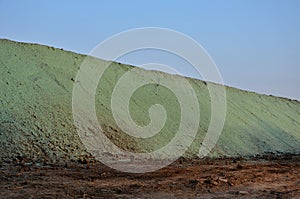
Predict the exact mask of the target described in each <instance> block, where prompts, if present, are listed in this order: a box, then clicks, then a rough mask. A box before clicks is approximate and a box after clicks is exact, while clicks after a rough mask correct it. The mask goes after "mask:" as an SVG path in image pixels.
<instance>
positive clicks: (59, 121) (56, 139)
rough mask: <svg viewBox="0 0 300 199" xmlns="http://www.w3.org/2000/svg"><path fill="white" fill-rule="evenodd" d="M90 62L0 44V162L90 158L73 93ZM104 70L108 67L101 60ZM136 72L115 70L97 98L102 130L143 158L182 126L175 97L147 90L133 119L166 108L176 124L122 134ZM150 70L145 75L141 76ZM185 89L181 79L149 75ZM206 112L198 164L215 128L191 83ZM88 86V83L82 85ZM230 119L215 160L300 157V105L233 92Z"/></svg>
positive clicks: (203, 101)
mask: <svg viewBox="0 0 300 199" xmlns="http://www.w3.org/2000/svg"><path fill="white" fill-rule="evenodd" d="M84 58H85V56H84V55H80V54H76V53H72V52H67V51H64V50H62V49H57V48H53V47H48V46H41V45H37V44H26V43H18V42H13V41H9V40H0V73H1V78H0V88H1V89H0V159H1V160H2V161H10V160H13V159H15V158H16V157H26V158H30V159H36V160H47V161H61V160H63V161H65V160H77V159H78V158H80V157H83V156H86V155H88V153H87V152H86V149H85V147H84V145H83V144H82V142H81V140H80V139H79V136H78V133H77V131H76V129H75V126H74V121H73V116H72V90H73V85H74V84H75V83H78V82H76V79H75V77H76V74H77V71H78V70H79V67H80V65H81V63H82V62H83V60H84ZM97 62H98V65H99V67H102V66H103V67H104V64H105V61H102V60H97ZM130 68H132V67H131V66H127V65H122V64H119V63H113V64H111V66H110V67H109V68H108V69H107V70H106V71H105V76H104V78H103V79H101V80H100V82H99V85H100V86H99V87H98V88H97V94H96V109H97V116H98V120H99V123H100V124H101V126H102V128H103V129H104V130H105V134H106V136H107V137H108V138H110V139H111V140H113V142H114V143H115V144H117V145H118V146H120V147H121V148H123V149H126V150H129V151H133V152H140V151H152V150H156V149H158V148H160V147H162V146H164V145H165V144H166V143H168V141H169V140H170V139H171V138H172V137H173V136H174V132H176V129H177V128H178V122H179V120H180V118H179V117H178V115H179V114H178V113H180V109H176V107H177V106H176V105H178V102H177V101H176V100H175V98H174V96H173V95H172V93H171V92H170V91H169V90H168V89H166V88H164V87H160V86H159V87H157V85H147V86H144V87H143V88H140V92H136V93H134V95H133V96H132V103H131V106H130V107H131V109H132V112H131V113H132V119H133V120H135V121H136V123H138V124H141V125H146V124H147V123H148V122H149V121H148V120H149V117H148V116H147V114H148V109H149V107H150V106H151V105H152V104H156V103H160V104H161V105H163V106H164V107H165V109H166V112H167V113H168V120H167V121H166V124H165V126H164V127H163V128H162V130H161V132H160V133H159V135H157V136H153V137H151V138H149V139H145V140H141V139H138V138H134V137H131V136H129V135H126V134H125V133H124V132H122V131H121V130H120V128H119V127H118V125H117V124H116V122H115V120H114V119H113V115H112V112H111V108H110V107H111V106H110V97H111V94H112V91H113V88H114V85H115V84H116V83H117V81H118V79H119V78H120V77H121V76H122V75H123V74H124V73H125V72H126V71H128V70H129V69H130ZM139 70H143V69H139ZM146 73H152V74H153V73H154V74H157V75H159V76H161V77H162V78H168V79H171V80H172V81H174V83H176V81H178V79H180V78H184V77H179V76H172V75H169V74H164V73H161V72H153V71H148V72H146ZM186 79H187V80H188V81H189V82H190V84H191V85H192V87H193V88H194V90H195V93H196V95H197V97H198V101H199V106H200V110H201V117H200V122H199V123H200V125H199V130H198V133H197V136H196V138H195V139H194V142H193V143H192V145H191V147H190V148H189V150H188V151H187V152H186V154H185V156H194V155H195V154H196V153H197V152H198V150H199V147H200V146H201V143H202V140H203V137H204V135H205V133H206V131H207V128H208V125H209V121H210V112H211V108H210V95H209V92H208V89H207V85H206V83H205V82H203V81H200V80H195V79H189V78H186ZM79 83H80V82H79ZM226 95H227V117H226V121H225V126H224V129H223V132H222V134H221V136H220V139H219V141H218V143H217V145H216V147H215V148H214V150H213V151H212V153H211V154H210V155H211V156H239V155H242V156H247V155H256V154H264V153H268V152H272V153H279V152H290V153H298V152H299V151H300V103H299V102H298V101H293V100H289V99H284V98H278V97H273V96H266V95H261V94H257V93H253V92H246V91H242V90H238V89H235V88H230V87H226Z"/></svg>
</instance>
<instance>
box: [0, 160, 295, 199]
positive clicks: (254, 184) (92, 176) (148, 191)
mask: <svg viewBox="0 0 300 199" xmlns="http://www.w3.org/2000/svg"><path fill="white" fill-rule="evenodd" d="M0 166H1V167H0V170H1V175H0V198H300V155H281V156H274V155H269V156H264V157H260V158H251V159H241V158H240V159H234V158H223V159H214V160H213V159H201V160H187V159H180V160H178V161H176V162H174V163H173V164H172V165H169V166H168V167H165V168H163V169H161V170H158V171H156V172H152V173H145V174H129V173H122V172H118V171H115V170H113V169H110V168H108V167H106V166H104V165H103V164H101V163H99V162H92V163H88V164H87V163H86V162H81V163H70V164H69V163H68V164H65V165H62V164H57V165H54V164H52V165H51V164H43V165H39V164H30V163H25V162H22V161H21V162H19V163H17V164H4V163H2V164H1V165H0Z"/></svg>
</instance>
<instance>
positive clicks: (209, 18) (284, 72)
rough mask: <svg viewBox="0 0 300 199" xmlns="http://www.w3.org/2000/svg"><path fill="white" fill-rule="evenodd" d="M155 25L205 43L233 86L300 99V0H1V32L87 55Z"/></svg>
mask: <svg viewBox="0 0 300 199" xmlns="http://www.w3.org/2000/svg"><path fill="white" fill-rule="evenodd" d="M148 26H151V27H163V28H170V29H174V30H177V31H180V32H182V33H184V34H186V35H188V36H190V37H192V38H193V39H195V40H196V41H197V42H199V43H200V44H201V45H202V46H203V47H204V48H205V49H206V50H207V51H208V53H209V54H210V55H211V57H212V58H213V60H214V61H215V63H216V64H217V66H218V67H219V70H220V72H221V74H222V77H223V80H224V82H225V84H226V85H230V86H234V87H237V88H241V89H246V90H251V91H256V92H259V93H265V94H272V95H277V96H283V97H289V98H294V99H298V100H300V78H299V75H300V1H299V0H280V1H279V0H236V1H235V0H228V1H223V0H219V1H216V0H207V1H197V0H195V1H183V0H182V1H176V0H151V1H150V0H149V1H142V0H118V1H117V0H107V1H89V0H87V1H83V0H82V1H79V0H74V1H71V0H69V1H67V0H66V1H61V0H49V1H41V0H26V1H22V0H19V1H18V0H0V38H8V39H12V40H16V41H24V42H33V43H40V44H46V45H50V46H55V47H59V48H64V49H67V50H71V51H75V52H80V53H85V54H87V53H88V52H89V51H90V50H92V49H93V48H94V47H95V46H96V45H97V44H99V43H100V42H101V41H103V40H104V39H106V38H107V37H109V36H112V35H113V34H116V33H119V32H121V31H125V30H127V29H131V28H139V27H148ZM124 61H126V60H124ZM131 62H133V64H139V63H138V62H139V60H137V61H136V63H134V60H133V61H132V60H131ZM186 75H187V76H193V74H192V72H191V71H189V72H187V74H186Z"/></svg>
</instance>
